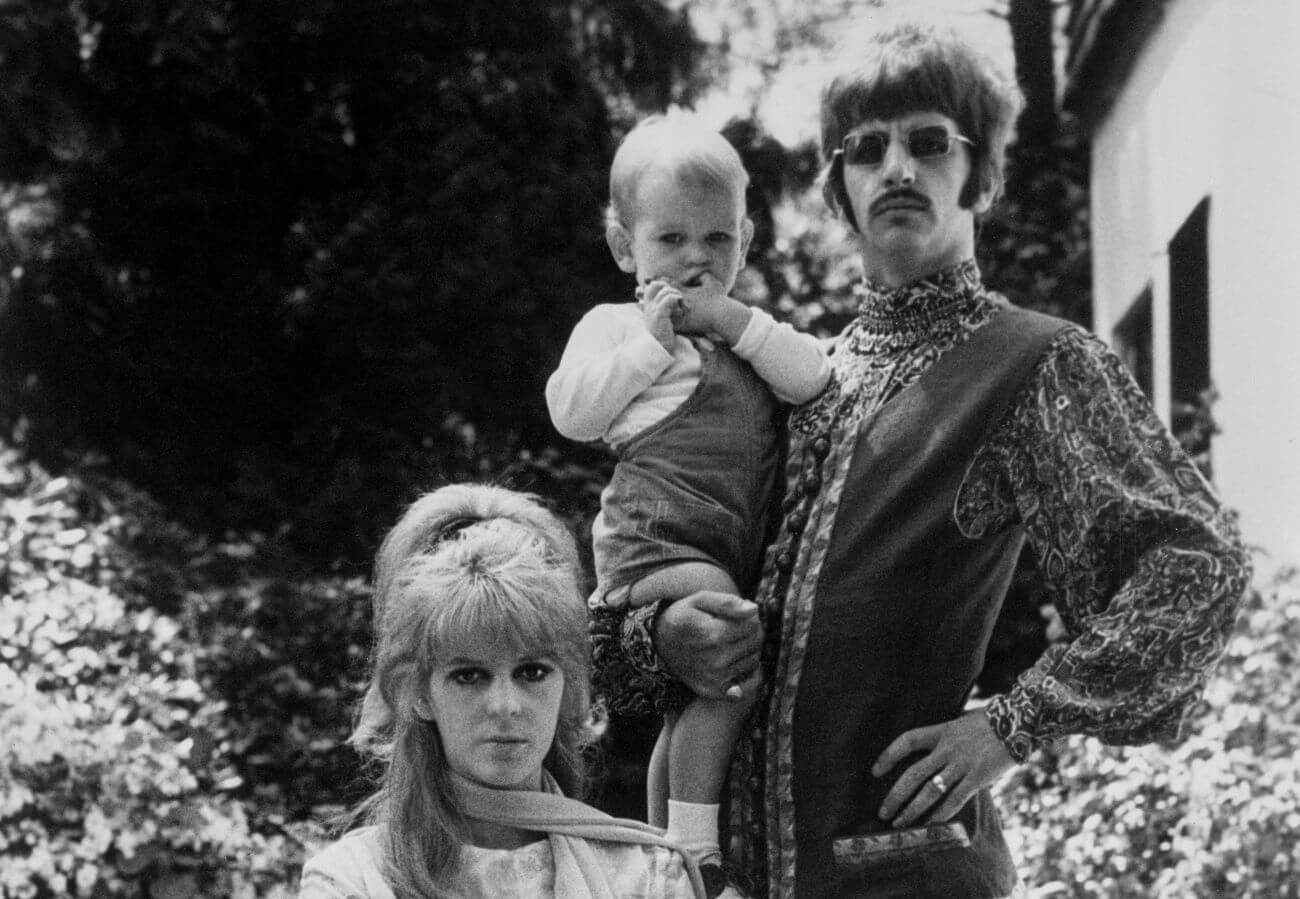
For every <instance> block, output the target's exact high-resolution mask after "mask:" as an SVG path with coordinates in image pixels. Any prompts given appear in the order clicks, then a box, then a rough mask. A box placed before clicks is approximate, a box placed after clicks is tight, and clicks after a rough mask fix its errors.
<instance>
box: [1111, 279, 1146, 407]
mask: <svg viewBox="0 0 1300 899" xmlns="http://www.w3.org/2000/svg"><path fill="white" fill-rule="evenodd" d="M1151 334H1152V331H1151V285H1150V284H1148V285H1147V286H1146V289H1145V290H1143V291H1142V293H1141V294H1139V295H1138V298H1137V299H1136V300H1134V301H1133V304H1132V305H1131V306H1129V307H1128V311H1127V312H1125V313H1124V317H1123V318H1121V319H1120V320H1119V323H1118V324H1117V325H1115V340H1114V343H1115V351H1116V352H1117V353H1119V357H1120V358H1121V359H1123V360H1124V364H1125V365H1127V366H1128V370H1129V371H1130V372H1132V373H1133V379H1134V380H1135V381H1137V383H1138V386H1139V387H1141V388H1142V392H1143V393H1145V394H1146V395H1147V396H1151V392H1152V390H1153V388H1154V384H1155V381H1154V380H1153V379H1152V374H1151V372H1152V361H1151Z"/></svg>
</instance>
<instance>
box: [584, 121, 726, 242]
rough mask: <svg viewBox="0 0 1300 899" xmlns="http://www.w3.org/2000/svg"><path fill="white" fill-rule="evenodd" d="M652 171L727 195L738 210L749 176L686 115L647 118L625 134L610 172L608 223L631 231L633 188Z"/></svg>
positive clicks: (718, 139)
mask: <svg viewBox="0 0 1300 899" xmlns="http://www.w3.org/2000/svg"><path fill="white" fill-rule="evenodd" d="M651 171H663V172H668V173H670V174H671V175H672V176H673V177H674V178H676V179H678V180H679V181H684V182H686V183H688V184H691V185H692V186H697V187H699V188H701V189H706V190H725V191H728V192H732V193H733V194H734V195H735V196H736V197H737V198H738V201H739V203H740V204H741V206H742V209H743V204H744V198H745V188H746V187H748V186H749V173H748V172H746V171H745V166H744V164H743V163H742V162H741V161H740V154H739V153H737V152H736V148H735V147H733V146H732V145H731V144H730V143H728V142H727V139H726V138H725V137H723V136H722V135H721V134H720V133H718V132H717V131H714V130H712V129H710V128H706V127H705V126H704V125H702V124H701V123H700V122H699V120H697V119H696V118H694V117H693V116H689V115H685V114H682V115H671V116H662V115H656V116H650V117H649V118H647V119H644V120H643V121H641V122H640V123H639V124H638V125H637V126H636V127H635V128H633V129H632V130H631V131H629V132H628V134H627V136H626V137H624V138H623V142H622V143H621V144H619V147H618V151H617V152H616V153H615V154H614V162H613V164H612V165H611V166H610V169H609V220H610V222H611V223H615V224H619V225H622V226H624V227H631V225H632V223H633V221H634V220H635V218H636V214H635V213H636V207H637V188H638V187H639V186H640V184H641V181H642V179H643V178H644V177H645V176H646V174H647V173H649V172H651Z"/></svg>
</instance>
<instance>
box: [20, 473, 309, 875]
mask: <svg viewBox="0 0 1300 899" xmlns="http://www.w3.org/2000/svg"><path fill="white" fill-rule="evenodd" d="M0 491H3V497H4V498H3V500H2V505H0V540H2V541H3V553H0V583H2V584H3V595H2V596H0V733H3V734H4V739H3V740H2V741H0V897H3V899H10V897H13V899H19V897H23V899H28V897H47V896H72V895H76V896H120V895H132V896H136V895H142V893H141V887H144V888H146V889H147V895H149V896H150V897H152V899H170V897H177V899H179V897H190V896H202V897H206V896H212V897H217V896H220V897H254V896H272V897H273V896H287V895H290V893H289V892H288V885H290V884H291V883H292V880H293V874H294V872H295V871H296V869H297V867H298V866H299V865H300V864H301V861H302V854H303V849H302V839H304V838H309V837H311V836H312V835H313V833H312V830H313V829H312V828H311V827H310V826H307V825H297V826H293V827H282V826H277V825H278V823H279V822H278V821H277V819H276V818H275V817H274V815H273V814H268V812H267V809H265V808H259V807H258V806H257V805H256V804H253V803H249V802H247V801H246V800H245V799H244V798H243V797H242V796H241V795H240V794H241V792H242V788H243V787H244V783H245V782H244V778H243V777H241V775H240V772H239V770H238V768H237V767H236V765H235V763H234V762H235V758H236V754H235V751H234V750H235V738H236V737H237V735H238V733H239V731H238V728H237V727H235V726H234V723H232V720H231V718H230V716H229V714H228V712H227V707H226V705H225V703H224V702H222V701H219V700H218V699H216V698H214V696H213V694H212V692H211V691H210V689H209V688H208V687H207V686H205V684H204V682H203V679H204V678H203V672H201V671H200V670H199V667H200V662H201V660H202V659H203V654H202V653H199V652H196V651H195V649H196V647H195V646H194V645H192V644H191V642H190V641H191V640H193V638H194V636H195V634H194V633H192V632H190V633H187V629H186V627H185V626H184V625H183V624H182V617H178V616H176V615H168V614H163V613H161V612H159V611H157V610H156V609H155V608H153V607H151V606H150V605H149V604H146V600H147V599H153V600H157V601H158V603H159V605H163V606H166V605H169V604H170V605H175V606H177V610H178V611H181V612H184V610H185V606H184V604H183V603H181V602H179V600H180V599H182V597H178V596H175V595H168V593H169V591H168V590H167V589H165V583H164V580H165V579H162V578H160V572H161V571H162V570H163V569H162V568H159V567H156V566H153V565H151V564H141V565H135V564H132V559H133V556H132V548H131V547H132V542H133V540H135V539H136V538H138V537H140V536H141V535H142V534H143V533H144V532H145V531H146V530H149V529H148V528H147V527H142V525H141V519H142V518H143V519H144V520H145V521H146V523H147V522H148V521H149V520H150V516H149V515H148V514H140V513H147V509H148V504H147V503H143V504H141V503H136V505H137V508H134V509H132V510H130V511H134V512H135V513H137V514H136V515H135V516H133V517H131V518H130V519H128V518H127V517H124V516H123V515H121V514H118V512H119V511H121V510H120V509H119V508H117V507H115V504H114V503H113V502H112V501H111V500H109V499H108V498H107V497H106V496H105V495H103V494H101V493H98V492H97V491H94V490H91V489H89V488H87V487H86V485H85V484H84V483H82V482H80V481H78V480H76V479H70V478H54V479H51V478H50V477H49V476H48V475H47V474H45V473H44V472H43V471H41V470H40V469H38V468H36V467H34V466H28V465H25V464H23V463H22V462H21V461H20V460H19V459H18V457H17V456H16V454H15V453H13V452H12V451H9V450H5V451H3V452H0ZM128 500H129V497H128ZM128 504H130V503H129V502H128ZM151 533H152V536H153V537H154V538H160V537H161V538H165V539H164V540H163V542H164V543H165V542H168V540H171V539H174V538H176V537H178V536H181V533H180V532H178V531H175V530H171V531H169V530H168V529H166V528H163V529H161V530H154V531H152V532H151ZM155 548H157V547H156V546H155ZM175 580H176V579H175V578H173V581H175ZM178 586H179V581H177V582H176V583H173V584H172V587H173V590H172V591H171V592H172V593H175V592H176V590H175V588H176V587H178ZM145 588H148V590H149V591H151V592H152V596H150V595H149V594H148V593H146V592H142V591H143V590H144V589H145Z"/></svg>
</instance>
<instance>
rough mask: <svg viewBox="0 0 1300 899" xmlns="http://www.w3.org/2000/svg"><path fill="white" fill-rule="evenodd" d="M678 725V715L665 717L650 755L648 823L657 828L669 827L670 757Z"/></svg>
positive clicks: (647, 798)
mask: <svg viewBox="0 0 1300 899" xmlns="http://www.w3.org/2000/svg"><path fill="white" fill-rule="evenodd" d="M676 724H677V715H676V714H674V713H669V714H667V715H665V716H664V726H663V730H661V731H659V738H658V739H656V740H655V748H654V751H653V752H651V753H650V764H649V765H647V766H646V772H645V796H646V805H645V809H646V817H645V819H646V821H647V822H649V823H650V824H653V825H654V826H655V827H663V828H667V827H668V789H669V787H668V785H669V783H670V778H669V776H668V757H669V754H670V750H671V747H672V742H673V727H674V726H675V725H676Z"/></svg>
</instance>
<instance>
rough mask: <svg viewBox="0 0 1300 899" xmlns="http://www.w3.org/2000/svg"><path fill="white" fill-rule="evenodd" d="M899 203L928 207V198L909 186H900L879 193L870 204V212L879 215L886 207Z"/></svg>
mask: <svg viewBox="0 0 1300 899" xmlns="http://www.w3.org/2000/svg"><path fill="white" fill-rule="evenodd" d="M897 203H901V204H903V205H908V206H919V207H921V208H922V209H929V208H930V200H929V198H928V197H926V196H925V195H924V194H922V193H920V192H919V191H915V190H911V189H910V188H906V187H900V188H897V189H895V190H891V191H888V192H886V193H883V194H881V195H880V196H879V197H877V198H876V199H875V201H874V202H873V203H872V204H871V214H872V215H879V214H880V213H881V212H882V211H884V210H885V209H886V208H887V207H889V206H892V205H894V204H897Z"/></svg>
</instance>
